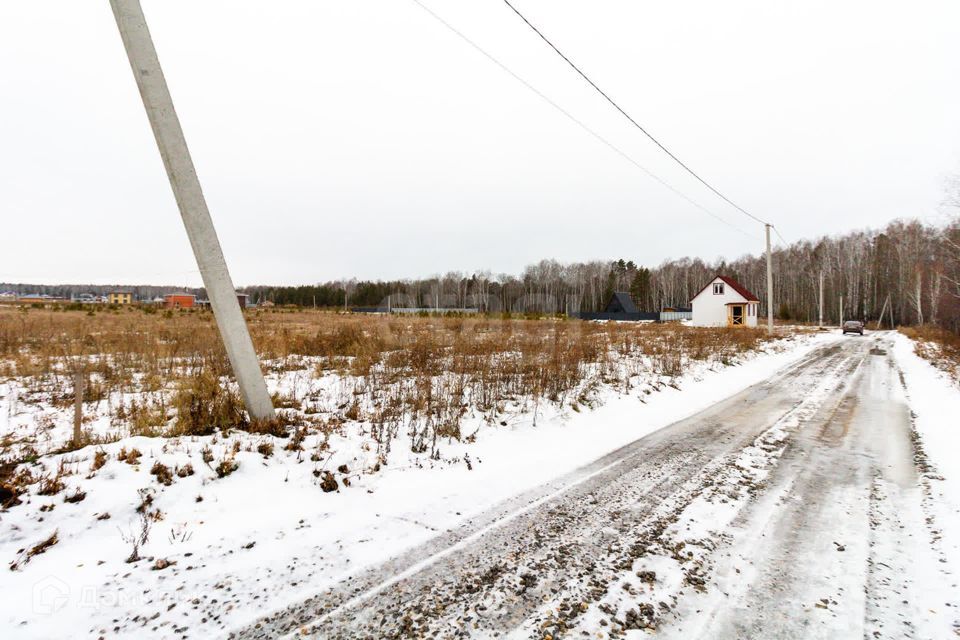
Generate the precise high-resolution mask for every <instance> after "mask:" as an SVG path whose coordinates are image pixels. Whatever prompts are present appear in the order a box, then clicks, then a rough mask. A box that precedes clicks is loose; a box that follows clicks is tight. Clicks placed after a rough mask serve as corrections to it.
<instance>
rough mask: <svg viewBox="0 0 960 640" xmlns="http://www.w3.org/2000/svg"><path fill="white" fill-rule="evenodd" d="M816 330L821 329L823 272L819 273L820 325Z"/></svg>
mask: <svg viewBox="0 0 960 640" xmlns="http://www.w3.org/2000/svg"><path fill="white" fill-rule="evenodd" d="M818 328H820V329H822V328H823V271H821V272H820V324H819V327H818Z"/></svg>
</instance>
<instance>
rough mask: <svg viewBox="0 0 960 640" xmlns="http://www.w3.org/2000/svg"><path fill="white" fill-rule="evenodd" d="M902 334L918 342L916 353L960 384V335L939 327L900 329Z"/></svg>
mask: <svg viewBox="0 0 960 640" xmlns="http://www.w3.org/2000/svg"><path fill="white" fill-rule="evenodd" d="M900 333H902V334H904V335H905V336H907V337H908V338H910V339H912V340H914V341H915V342H916V347H915V349H916V352H917V355H919V356H920V357H922V358H926V359H927V360H929V361H931V362H932V363H933V364H934V365H936V366H937V367H938V368H940V369H942V370H943V371H946V372H947V373H948V374H949V375H950V376H951V377H952V378H953V379H954V381H955V382H957V383H958V384H960V335H957V334H955V333H952V332H950V331H946V330H945V329H941V328H939V327H934V326H930V325H927V326H924V327H900Z"/></svg>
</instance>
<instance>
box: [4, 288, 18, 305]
mask: <svg viewBox="0 0 960 640" xmlns="http://www.w3.org/2000/svg"><path fill="white" fill-rule="evenodd" d="M16 301H17V294H16V292H15V291H0V302H16Z"/></svg>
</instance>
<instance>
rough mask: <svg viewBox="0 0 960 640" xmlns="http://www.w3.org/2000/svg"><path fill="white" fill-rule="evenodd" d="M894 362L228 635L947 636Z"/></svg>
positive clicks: (788, 374) (642, 458) (889, 345)
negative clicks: (653, 632)
mask: <svg viewBox="0 0 960 640" xmlns="http://www.w3.org/2000/svg"><path fill="white" fill-rule="evenodd" d="M892 351H893V337H892V336H890V335H886V334H875V335H873V336H868V337H866V338H855V337H851V338H849V339H846V340H843V341H840V342H834V343H832V344H830V345H828V346H825V347H822V348H820V349H818V350H816V351H814V352H812V353H811V354H810V355H808V356H807V357H805V358H803V359H802V360H800V361H799V362H797V363H795V364H793V365H791V366H789V367H787V368H786V369H784V370H782V371H780V372H779V373H777V374H776V375H774V376H772V377H771V378H770V379H768V380H766V381H764V382H762V383H760V384H758V385H755V386H753V387H750V388H749V389H747V390H745V391H743V392H741V393H739V394H737V395H735V396H733V397H731V398H729V399H727V400H725V401H723V402H720V403H718V404H716V405H714V406H713V407H711V408H709V409H707V410H705V411H702V412H701V413H698V414H696V415H694V416H692V417H690V418H688V419H686V420H683V421H681V422H678V423H676V424H673V425H671V426H670V427H667V428H665V429H662V430H660V431H657V432H655V433H653V434H650V435H648V436H646V437H644V438H642V439H640V440H637V441H636V442H633V443H631V444H629V445H627V446H625V447H623V448H621V449H619V450H617V451H615V452H613V453H611V454H609V455H606V456H604V457H603V458H601V459H599V460H597V461H595V462H593V463H592V464H590V465H587V466H585V467H583V468H581V469H579V470H577V471H575V472H572V473H569V474H566V475H564V476H563V477H561V478H559V479H557V480H555V481H553V482H550V483H547V484H545V485H543V486H541V487H539V488H537V489H535V490H532V491H528V492H526V493H524V494H522V495H520V496H517V497H515V498H512V499H510V500H508V501H506V502H504V503H502V504H500V505H498V506H497V507H495V508H493V509H491V510H489V511H488V512H486V513H484V514H482V515H480V516H477V517H474V518H472V519H470V520H468V521H467V522H465V523H463V524H462V525H461V526H459V527H458V528H457V529H455V530H451V531H448V532H446V533H444V534H442V535H440V536H438V537H436V538H434V539H432V540H431V541H430V542H429V543H427V544H425V545H423V546H421V547H418V548H415V549H413V550H411V551H408V552H407V553H405V554H403V555H401V556H399V557H397V558H394V559H393V560H391V561H389V562H387V563H385V564H383V565H380V566H376V567H374V568H371V569H369V570H367V571H365V572H362V573H360V574H359V575H355V576H353V577H352V578H351V579H349V580H347V581H345V582H343V583H340V584H338V585H336V586H334V587H333V588H331V589H329V590H326V591H324V592H322V593H319V594H317V595H316V596H314V597H313V598H310V599H308V600H307V601H305V602H302V603H300V604H298V605H295V606H293V607H290V608H287V609H285V610H283V611H281V612H278V613H277V614H275V615H272V616H270V617H268V618H265V619H262V620H260V621H259V622H257V623H256V624H255V625H253V626H250V627H247V628H245V629H243V630H240V631H238V632H236V633H235V634H234V635H235V636H238V637H241V638H267V637H271V638H272V637H277V636H282V635H285V634H286V635H290V636H291V637H302V636H306V637H324V638H362V637H370V638H391V637H397V638H400V637H444V638H446V637H471V638H487V637H517V638H547V637H550V638H557V637H630V636H631V635H632V634H642V635H646V634H647V633H649V632H650V631H655V632H656V634H657V635H659V636H662V637H665V638H743V637H756V638H759V637H763V638H795V637H822V638H838V637H857V638H864V637H877V638H883V637H891V638H904V637H907V638H911V637H915V638H937V637H955V635H956V634H958V633H960V608H958V607H960V598H958V596H957V594H958V593H960V589H958V588H957V584H956V583H957V575H956V570H957V569H958V567H956V566H954V562H955V559H956V555H955V554H954V553H953V552H952V549H951V550H945V549H943V548H941V547H942V545H943V544H944V542H943V538H942V536H941V530H940V525H939V524H938V519H937V513H936V509H935V508H934V505H933V504H932V503H933V502H934V500H933V498H932V495H933V492H934V490H933V489H932V488H931V482H935V481H936V477H935V475H934V474H933V472H931V469H930V466H929V465H928V463H927V457H926V454H925V452H924V451H923V449H922V444H921V441H920V439H919V438H918V437H917V435H916V432H915V431H914V427H913V422H912V418H911V411H910V408H909V405H908V399H907V396H906V393H905V388H904V383H903V376H902V374H901V372H900V371H899V367H898V364H897V362H896V361H895V360H894V359H893V357H892ZM641 630H645V631H641Z"/></svg>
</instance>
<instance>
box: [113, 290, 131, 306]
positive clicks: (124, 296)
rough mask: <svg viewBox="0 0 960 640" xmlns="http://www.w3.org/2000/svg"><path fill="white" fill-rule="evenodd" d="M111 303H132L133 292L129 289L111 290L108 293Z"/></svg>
mask: <svg viewBox="0 0 960 640" xmlns="http://www.w3.org/2000/svg"><path fill="white" fill-rule="evenodd" d="M107 302H108V303H109V304H132V303H133V294H132V293H131V292H129V291H111V292H110V293H108V294H107Z"/></svg>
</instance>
